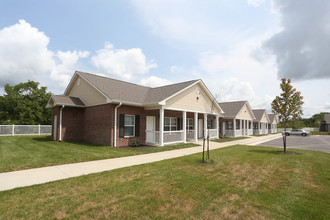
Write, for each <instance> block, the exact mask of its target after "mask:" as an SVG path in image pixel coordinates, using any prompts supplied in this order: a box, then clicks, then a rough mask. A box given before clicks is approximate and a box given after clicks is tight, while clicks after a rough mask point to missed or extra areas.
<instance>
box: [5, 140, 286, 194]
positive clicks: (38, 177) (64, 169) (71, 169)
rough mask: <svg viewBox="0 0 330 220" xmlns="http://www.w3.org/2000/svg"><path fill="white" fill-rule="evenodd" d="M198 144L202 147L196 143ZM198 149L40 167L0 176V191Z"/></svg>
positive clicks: (214, 146)
mask: <svg viewBox="0 0 330 220" xmlns="http://www.w3.org/2000/svg"><path fill="white" fill-rule="evenodd" d="M279 137H281V134H273V135H267V136H260V137H250V138H247V139H242V140H237V141H230V142H225V143H216V142H210V149H211V150H214V149H218V148H222V147H228V146H231V145H236V144H243V145H256V144H259V143H262V142H266V141H270V140H274V139H276V138H279ZM198 144H202V142H201V141H200V142H199V143H198ZM201 152H202V148H201V146H198V147H191V148H184V149H178V150H171V151H163V152H158V153H150V154H142V155H135V156H129V157H120V158H113V159H105V160H96V161H88V162H81V163H73V164H64V165H57V166H50V167H42V168H35V169H28V170H20V171H13V172H7V173H0V191H5V190H10V189H14V188H17V187H24V186H31V185H35V184H42V183H47V182H52V181H56V180H62V179H68V178H71V177H77V176H82V175H87V174H91V173H98V172H103V171H107V170H114V169H118V168H123V167H129V166H134V165H139V164H146V163H152V162H156V161H161V160H166V159H171V158H176V157H182V156H186V155H191V154H195V153H201Z"/></svg>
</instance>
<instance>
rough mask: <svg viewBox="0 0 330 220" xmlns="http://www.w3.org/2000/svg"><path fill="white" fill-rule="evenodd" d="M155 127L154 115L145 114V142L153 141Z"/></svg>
mask: <svg viewBox="0 0 330 220" xmlns="http://www.w3.org/2000/svg"><path fill="white" fill-rule="evenodd" d="M155 127H156V118H155V116H147V128H146V142H147V143H155Z"/></svg>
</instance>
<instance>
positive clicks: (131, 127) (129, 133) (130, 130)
mask: <svg viewBox="0 0 330 220" xmlns="http://www.w3.org/2000/svg"><path fill="white" fill-rule="evenodd" d="M134 132H135V115H125V132H124V136H125V137H134Z"/></svg>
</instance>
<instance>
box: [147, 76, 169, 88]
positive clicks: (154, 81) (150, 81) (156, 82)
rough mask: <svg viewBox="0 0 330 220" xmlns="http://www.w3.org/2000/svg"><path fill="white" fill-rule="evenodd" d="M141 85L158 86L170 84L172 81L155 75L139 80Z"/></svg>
mask: <svg viewBox="0 0 330 220" xmlns="http://www.w3.org/2000/svg"><path fill="white" fill-rule="evenodd" d="M140 83H141V85H144V86H150V87H158V86H165V85H168V84H171V83H172V82H171V81H170V80H167V79H163V78H160V77H157V76H150V77H147V78H144V79H142V80H141V82H140Z"/></svg>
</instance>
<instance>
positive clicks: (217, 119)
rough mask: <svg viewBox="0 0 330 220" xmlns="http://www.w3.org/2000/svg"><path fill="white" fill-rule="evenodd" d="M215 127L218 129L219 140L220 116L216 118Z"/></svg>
mask: <svg viewBox="0 0 330 220" xmlns="http://www.w3.org/2000/svg"><path fill="white" fill-rule="evenodd" d="M215 126H216V128H217V138H219V115H216V116H215Z"/></svg>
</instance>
